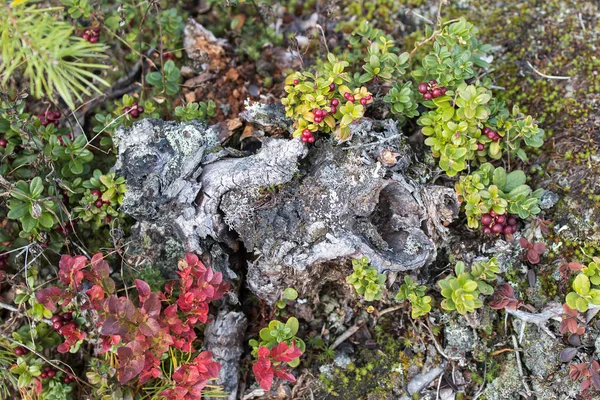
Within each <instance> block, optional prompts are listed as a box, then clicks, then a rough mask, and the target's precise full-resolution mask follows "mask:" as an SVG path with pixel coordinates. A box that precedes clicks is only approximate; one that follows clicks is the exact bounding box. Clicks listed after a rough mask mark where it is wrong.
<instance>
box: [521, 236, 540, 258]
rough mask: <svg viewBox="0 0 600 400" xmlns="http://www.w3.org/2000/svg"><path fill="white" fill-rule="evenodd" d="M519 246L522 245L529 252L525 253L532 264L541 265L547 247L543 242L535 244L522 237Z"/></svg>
mask: <svg viewBox="0 0 600 400" xmlns="http://www.w3.org/2000/svg"><path fill="white" fill-rule="evenodd" d="M519 244H520V245H521V247H522V248H524V249H526V250H527V252H526V253H525V255H526V257H527V261H529V262H530V263H532V264H537V263H539V262H540V256H541V255H542V254H544V253H545V252H546V245H545V244H544V243H541V242H538V243H535V244H533V243H530V242H529V241H528V240H527V239H525V238H524V237H522V238H520V239H519Z"/></svg>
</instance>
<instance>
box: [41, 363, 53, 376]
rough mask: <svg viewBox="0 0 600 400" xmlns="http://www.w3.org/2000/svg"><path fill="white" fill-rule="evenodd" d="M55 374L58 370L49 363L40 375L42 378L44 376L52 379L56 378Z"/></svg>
mask: <svg viewBox="0 0 600 400" xmlns="http://www.w3.org/2000/svg"><path fill="white" fill-rule="evenodd" d="M54 375H56V370H55V369H54V368H52V367H51V366H49V365H48V366H47V367H46V368H44V370H43V371H42V373H41V375H40V378H42V379H52V378H54Z"/></svg>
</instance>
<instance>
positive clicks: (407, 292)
mask: <svg viewBox="0 0 600 400" xmlns="http://www.w3.org/2000/svg"><path fill="white" fill-rule="evenodd" d="M426 292H427V286H425V285H419V284H418V283H417V282H415V281H414V280H413V279H412V278H411V277H410V276H408V275H405V276H404V283H403V284H402V286H400V290H399V291H398V293H397V294H396V300H398V301H405V300H408V301H409V302H410V305H411V316H412V317H413V318H419V317H421V316H423V315H426V314H427V313H429V311H431V297H430V296H426V295H425V293H426Z"/></svg>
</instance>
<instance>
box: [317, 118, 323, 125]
mask: <svg viewBox="0 0 600 400" xmlns="http://www.w3.org/2000/svg"><path fill="white" fill-rule="evenodd" d="M322 121H323V117H315V122H316V123H317V124H319V123H321V122H322Z"/></svg>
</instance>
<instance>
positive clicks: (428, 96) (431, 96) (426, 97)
mask: <svg viewBox="0 0 600 400" xmlns="http://www.w3.org/2000/svg"><path fill="white" fill-rule="evenodd" d="M423 98H424V99H425V100H431V99H432V98H433V95H432V94H431V93H429V92H427V93H425V94H424V95H423Z"/></svg>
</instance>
